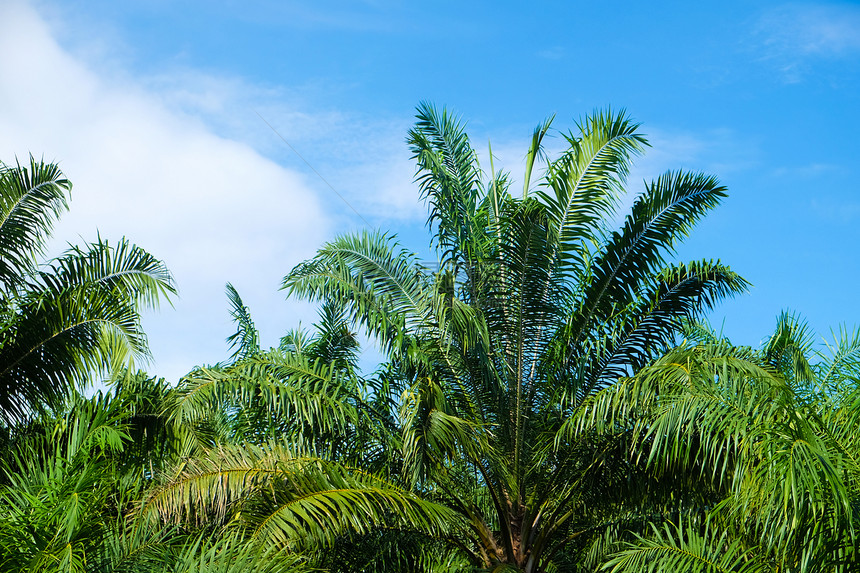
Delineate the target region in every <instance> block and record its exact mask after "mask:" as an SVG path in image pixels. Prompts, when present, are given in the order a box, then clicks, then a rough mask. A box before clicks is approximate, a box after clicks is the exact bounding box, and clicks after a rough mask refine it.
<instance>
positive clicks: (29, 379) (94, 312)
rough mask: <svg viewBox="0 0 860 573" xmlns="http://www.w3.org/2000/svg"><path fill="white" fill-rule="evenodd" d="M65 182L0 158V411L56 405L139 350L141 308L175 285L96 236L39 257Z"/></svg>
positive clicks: (150, 261)
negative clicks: (42, 258) (94, 239)
mask: <svg viewBox="0 0 860 573" xmlns="http://www.w3.org/2000/svg"><path fill="white" fill-rule="evenodd" d="M70 190H71V183H70V182H69V181H68V180H67V179H66V178H65V177H64V176H63V174H62V173H61V172H60V170H59V168H58V167H57V166H56V165H53V164H47V163H44V162H38V161H36V160H35V159H33V158H32V157H31V158H30V163H29V166H21V165H20V164H16V165H15V166H6V165H4V164H2V163H0V420H3V421H5V422H6V423H11V422H13V421H16V420H18V421H20V420H22V419H24V418H26V417H27V416H28V415H30V414H31V413H33V412H34V411H37V410H39V409H41V408H43V407H52V406H57V405H59V404H61V403H62V399H63V398H64V397H65V396H66V395H67V394H68V390H69V388H71V387H73V386H75V385H78V384H81V383H83V382H85V381H87V380H88V379H89V377H90V376H91V375H92V374H93V373H94V372H98V371H102V372H106V371H113V370H115V369H116V368H118V367H120V366H122V365H124V364H126V363H127V361H128V360H129V359H131V358H138V359H139V358H143V357H146V356H147V353H148V349H147V344H146V337H145V335H144V333H143V331H142V329H141V327H140V315H139V311H140V309H141V307H148V306H149V307H151V306H155V305H157V304H158V301H159V299H160V298H161V297H164V296H169V295H172V294H175V289H174V286H173V281H172V278H171V276H170V273H169V272H168V271H167V269H166V268H165V266H164V264H163V263H162V262H161V261H159V260H157V259H155V258H154V257H153V256H152V255H150V254H149V253H147V252H146V251H144V250H143V249H140V248H139V247H136V246H134V245H132V244H130V243H129V242H128V241H127V240H125V239H123V240H121V241H119V242H118V243H117V244H116V245H111V244H109V243H108V242H107V241H103V240H102V239H101V238H99V239H98V240H97V242H95V243H93V244H90V245H87V246H86V247H84V248H81V247H76V246H72V247H70V248H69V249H68V250H67V251H66V252H65V253H64V254H62V255H61V256H59V257H57V258H55V259H52V260H49V261H47V262H40V261H39V258H40V256H42V255H44V253H45V247H46V243H47V239H48V238H49V237H50V235H51V229H52V227H53V223H54V222H55V221H56V219H57V218H58V217H59V216H60V215H61V214H62V212H63V211H65V210H66V209H67V208H68V204H67V195H68V193H69V192H70Z"/></svg>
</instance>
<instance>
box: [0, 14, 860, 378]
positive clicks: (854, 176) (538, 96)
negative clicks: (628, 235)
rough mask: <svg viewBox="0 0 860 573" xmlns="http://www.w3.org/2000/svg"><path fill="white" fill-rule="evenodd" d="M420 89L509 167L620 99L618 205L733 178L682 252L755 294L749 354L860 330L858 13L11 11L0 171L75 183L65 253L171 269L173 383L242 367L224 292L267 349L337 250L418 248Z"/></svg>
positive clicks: (157, 335) (739, 311)
mask: <svg viewBox="0 0 860 573" xmlns="http://www.w3.org/2000/svg"><path fill="white" fill-rule="evenodd" d="M421 101H430V102H433V103H434V104H436V105H437V106H439V107H442V106H446V107H447V108H448V109H450V110H452V111H454V112H455V113H456V114H458V115H459V116H461V117H462V118H463V120H464V121H465V122H466V123H467V129H468V132H469V133H470V135H471V137H472V142H473V145H474V146H475V148H476V149H478V151H479V153H480V154H481V157H482V158H483V161H484V164H483V165H484V167H487V168H488V164H489V161H488V151H487V150H488V145H489V143H492V150H493V155H494V162H495V166H496V167H497V168H498V167H500V166H502V167H504V168H505V169H507V170H508V171H510V172H511V174H512V175H513V177H514V179H516V178H517V177H518V176H520V174H521V173H522V170H523V165H522V164H523V160H524V155H525V151H526V148H527V145H528V140H529V137H530V135H531V132H532V130H533V128H534V126H535V125H537V124H538V123H539V122H540V121H541V120H543V119H544V118H546V117H548V116H549V115H551V114H556V120H555V122H554V126H555V127H556V128H557V129H558V130H559V131H561V132H566V131H568V130H572V129H575V125H576V121H577V120H578V119H580V118H582V117H583V116H584V115H586V114H588V113H590V112H592V111H594V110H597V109H605V108H607V107H611V108H613V109H620V108H624V109H626V110H627V111H628V113H629V114H630V115H631V116H632V117H633V118H634V119H635V120H637V121H639V122H641V123H642V131H643V132H644V133H645V134H646V135H647V137H648V139H649V141H650V144H651V146H652V147H651V149H650V150H649V151H648V152H647V153H646V155H645V156H643V157H642V158H640V159H639V160H638V161H637V163H636V167H635V169H634V171H633V172H632V173H631V176H630V178H629V189H630V192H631V199H629V201H632V197H633V196H634V195H635V193H638V192H639V191H641V189H643V188H644V181H646V180H650V179H652V178H655V177H656V176H658V175H659V174H661V173H662V172H664V171H666V170H668V169H685V170H692V171H705V172H707V173H710V174H714V175H716V176H717V177H718V178H719V179H720V181H721V182H722V183H723V184H724V185H726V186H727V187H728V190H729V197H728V198H727V199H726V200H725V201H724V203H723V204H722V205H721V206H720V207H718V208H717V209H716V210H715V211H714V212H713V213H712V214H710V215H709V216H708V217H707V218H706V219H705V220H704V221H703V222H702V223H700V224H699V225H698V226H697V227H696V229H695V230H694V232H693V235H692V236H691V237H690V239H688V240H687V241H686V242H685V243H684V244H683V246H681V247H680V248H679V249H678V253H677V257H678V259H679V260H692V259H702V258H708V259H720V260H721V261H722V262H724V263H727V264H729V265H730V266H731V267H732V268H733V270H735V271H736V272H738V273H740V274H741V275H742V276H744V277H745V278H746V279H748V280H749V281H750V282H751V283H752V284H753V287H752V288H751V290H750V292H749V293H748V294H746V295H744V296H741V297H738V298H736V299H733V300H730V301H727V302H724V303H722V304H721V305H720V306H719V307H718V308H717V309H716V310H715V311H714V312H713V313H712V315H711V321H712V323H713V324H714V325H715V326H717V327H718V328H721V329H722V331H723V333H724V334H726V335H728V336H729V337H730V338H731V339H732V340H733V341H734V342H735V343H736V344H750V345H757V344H759V342H760V341H761V340H762V338H764V337H765V336H766V335H767V334H768V333H769V332H770V331H771V330H772V329H773V327H774V324H775V319H776V317H777V315H778V314H779V313H780V312H781V311H782V310H785V309H788V310H792V311H795V312H798V313H800V314H802V315H803V316H804V317H805V318H806V319H807V320H808V322H809V324H810V326H811V327H812V328H813V329H814V330H815V331H816V332H817V333H818V334H819V339H821V340H824V339H825V338H831V329H836V328H839V327H840V326H841V325H845V326H847V327H848V328H856V327H860V305H858V300H857V293H858V292H860V288H858V286H857V285H858V282H860V253H858V244H860V241H858V239H860V231H858V224H860V185H858V175H860V173H859V172H858V171H860V159H858V151H859V150H860V145H858V142H857V141H858V136H857V134H858V133H860V113H858V112H860V4H857V3H821V2H810V3H785V2H768V1H761V2H755V3H751V2H742V1H723V2H700V3H691V2H661V3H642V2H615V1H607V2H579V1H569V2H562V1H547V2H541V3H535V4H534V5H533V6H528V7H526V6H525V5H524V4H523V3H520V2H508V1H496V2H468V3H466V2H434V3H418V2H407V1H395V0H365V1H351V2H347V1H343V2H339V1H329V0H324V1H316V2H294V1H289V0H287V1H284V0H265V1H256V2H254V1H250V2H236V1H227V0H224V1H218V0H210V1H195V0H185V1H167V0H146V1H143V0H126V1H123V2H115V1H106V0H104V1H103V0H87V1H83V0H65V1H62V0H56V1H29V2H28V1H23V0H0V160H2V161H4V162H6V163H14V161H15V160H16V158H17V159H18V160H21V161H22V162H23V161H25V160H26V158H27V156H28V154H31V153H32V154H33V155H35V156H36V157H39V158H44V159H45V160H47V161H53V162H58V163H59V165H60V166H61V168H62V169H63V171H64V173H65V174H66V175H67V176H68V178H69V179H71V181H72V182H73V183H74V189H73V193H72V201H71V204H70V207H71V210H70V212H69V213H67V214H66V215H64V216H63V219H62V220H61V222H60V223H59V224H58V225H57V227H56V231H55V236H54V239H53V243H52V249H53V252H54V253H59V252H61V251H62V250H63V249H64V248H65V247H66V246H67V245H68V244H69V243H76V244H79V243H82V242H85V241H92V240H95V238H96V236H97V234H100V235H101V236H102V237H103V238H107V239H110V240H113V241H116V240H118V239H119V238H120V237H122V236H126V237H128V238H129V239H130V240H132V241H133V242H134V243H136V244H138V245H140V246H142V247H144V248H145V249H147V250H148V251H149V252H151V253H153V254H154V255H155V256H157V257H159V258H161V259H162V260H164V261H165V263H166V264H167V265H168V267H169V268H170V269H171V271H172V273H173V275H174V277H175V280H176V283H177V285H178V288H179V298H178V299H176V300H175V301H174V303H173V306H172V307H171V306H170V305H163V306H162V307H161V309H159V310H158V311H157V312H147V313H146V315H145V317H144V327H145V329H146V331H147V333H148V335H149V340H150V345H151V348H152V354H153V359H152V361H151V362H150V363H149V364H147V365H144V366H145V368H146V369H147V370H148V371H149V372H150V373H152V374H157V375H160V376H165V377H166V378H168V379H169V380H177V379H178V378H179V377H180V376H181V375H182V374H184V373H186V372H188V371H189V370H191V368H192V367H194V366H195V365H200V364H207V363H214V362H217V361H219V360H223V359H225V358H226V357H227V356H229V351H228V348H227V345H226V343H225V338H226V337H227V336H229V335H230V334H231V333H232V332H233V331H234V328H233V325H232V323H231V321H230V316H229V306H228V303H227V298H226V296H225V294H224V286H225V283H227V282H228V281H229V282H231V283H232V284H234V286H235V287H236V288H237V289H238V291H239V293H240V294H241V295H242V297H243V299H244V301H245V303H246V305H247V306H248V307H249V308H250V311H251V313H252V316H253V317H254V319H255V322H256V323H257V326H258V327H259V329H260V331H261V336H262V343H263V345H264V346H269V345H276V344H277V342H278V339H279V337H280V336H281V335H283V334H284V333H285V332H286V331H287V330H289V329H293V328H295V327H297V326H298V325H299V324H300V323H301V324H302V325H304V326H308V325H310V324H311V323H312V322H313V321H314V318H315V310H314V308H313V306H312V305H310V304H309V303H303V302H297V301H292V300H287V299H286V298H285V296H284V293H282V292H281V291H279V286H280V283H281V281H282V279H283V277H284V275H286V274H287V273H288V272H289V271H290V269H292V268H293V266H295V265H296V264H298V263H299V262H301V261H302V260H304V259H306V258H309V257H311V256H313V254H314V253H315V251H316V249H317V248H318V247H319V246H321V245H322V244H323V243H324V242H325V241H327V240H330V239H332V238H334V237H335V236H337V235H339V234H343V233H350V232H356V231H360V230H362V229H365V228H368V227H371V228H378V229H383V230H386V231H390V232H392V233H396V234H397V235H398V237H399V238H400V241H401V243H402V244H403V245H404V246H405V247H407V248H409V249H410V250H413V251H416V252H418V253H427V252H428V251H427V247H428V241H429V234H428V232H427V230H426V227H425V220H426V211H425V208H424V206H423V205H422V204H421V203H420V201H419V197H418V191H417V187H416V185H415V184H414V183H413V177H414V174H415V173H414V167H413V164H412V163H411V161H410V154H409V151H408V149H407V146H406V144H405V138H406V132H407V130H408V129H409V127H410V126H411V124H412V122H413V120H414V112H415V106H416V105H417V104H418V103H419V102H421ZM560 139H561V138H560V137H559V136H556V139H555V140H553V141H551V142H550V148H552V147H553V145H560V144H555V143H554V141H558V140H560ZM556 148H558V147H556ZM333 189H334V191H333ZM338 194H340V195H341V196H342V197H343V198H344V200H341V199H340V198H339V197H338ZM628 204H629V202H628ZM374 352H375V351H374V350H373V349H372V348H370V349H369V350H368V351H367V353H366V355H365V357H364V361H365V363H372V362H373V356H374Z"/></svg>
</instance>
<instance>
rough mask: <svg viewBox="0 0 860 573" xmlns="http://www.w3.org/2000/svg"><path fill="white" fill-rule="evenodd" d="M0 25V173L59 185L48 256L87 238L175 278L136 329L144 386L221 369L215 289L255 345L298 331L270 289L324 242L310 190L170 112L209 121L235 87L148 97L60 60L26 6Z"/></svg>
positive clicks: (141, 88) (296, 309)
mask: <svg viewBox="0 0 860 573" xmlns="http://www.w3.org/2000/svg"><path fill="white" fill-rule="evenodd" d="M0 21H2V22H3V23H4V24H3V26H4V32H3V34H2V35H0V54H2V57H0V77H2V78H3V82H2V83H0V159H3V160H4V161H6V162H9V161H13V160H14V157H15V156H16V155H17V156H18V157H19V158H22V159H24V158H26V155H27V154H28V153H30V152H32V153H33V154H35V155H36V156H40V155H44V157H45V159H46V160H56V161H59V163H60V165H61V167H62V168H63V170H64V172H65V173H66V175H67V176H68V177H69V178H70V179H71V180H72V181H73V183H74V185H75V187H74V190H73V195H72V203H71V211H70V212H69V213H68V214H67V215H65V216H64V217H63V220H62V221H61V223H60V224H59V225H58V227H57V232H56V234H55V239H56V243H57V244H58V245H60V246H61V245H62V242H63V241H72V242H80V237H83V238H84V239H86V240H93V239H94V238H95V234H96V229H98V230H99V232H100V233H101V234H102V236H103V237H107V238H111V239H112V240H116V239H118V238H119V237H120V236H122V235H126V236H128V237H129V238H130V239H131V240H132V241H134V242H135V243H137V244H139V245H141V246H143V247H144V248H146V249H147V250H149V251H150V252H152V253H153V254H155V255H156V256H159V257H161V258H163V259H164V260H165V261H166V262H167V264H168V266H169V267H170V268H171V270H172V271H173V273H174V275H175V277H176V280H177V282H178V285H179V288H180V291H181V298H180V300H179V301H178V302H177V304H176V310H175V311H174V310H171V309H170V308H169V307H165V308H163V309H162V310H161V312H160V313H158V314H157V315H152V316H148V317H147V320H146V328H147V331H148V332H149V334H150V340H151V342H152V347H153V352H154V355H155V359H156V364H155V365H153V367H152V371H153V372H154V373H159V374H162V375H167V376H169V377H171V378H175V377H177V376H178V375H180V374H182V373H184V372H185V371H187V370H188V369H189V368H190V367H191V366H193V365H194V364H195V363H199V362H211V361H216V360H218V359H220V358H222V357H224V355H225V346H224V342H223V340H224V337H225V336H226V335H227V334H229V333H230V330H231V326H230V324H229V319H228V314H227V304H226V298H225V297H224V294H223V288H224V286H223V285H224V282H226V281H228V280H229V281H233V282H234V283H235V284H236V286H237V288H238V289H239V291H240V293H242V295H243V297H245V298H246V299H247V300H246V302H247V303H248V304H249V305H250V306H251V307H252V310H256V311H257V313H256V314H255V316H256V317H257V318H256V320H257V322H258V326H259V327H260V328H261V330H263V331H264V336H267V340H272V341H273V342H274V341H275V340H276V339H277V336H279V335H280V333H282V332H283V331H284V330H285V329H286V328H289V327H292V326H294V325H295V324H296V323H297V317H298V316H304V317H305V319H306V323H307V322H308V319H309V318H311V317H312V314H310V313H309V311H308V309H307V308H306V307H303V306H301V305H289V306H288V305H287V303H285V302H284V300H283V295H282V293H279V292H278V291H277V288H278V286H279V282H280V279H281V278H282V277H283V275H284V274H285V273H286V272H288V271H289V269H290V268H291V267H292V266H293V265H294V264H296V263H297V262H299V261H300V260H302V259H304V258H306V257H308V256H310V255H311V254H313V252H314V251H315V249H316V248H317V247H318V246H319V244H320V243H321V241H322V240H323V239H324V238H326V237H327V236H328V235H329V234H330V229H331V226H332V224H333V221H332V217H330V216H329V215H327V214H326V213H325V212H324V211H323V209H322V208H321V205H320V201H319V200H318V196H317V193H318V192H319V191H316V192H315V191H314V188H315V187H318V184H317V183H316V182H315V181H312V180H311V181H309V180H308V178H307V177H306V176H304V175H301V174H299V173H297V172H295V171H291V170H289V169H285V168H284V167H281V166H280V165H278V164H277V163H275V162H274V161H272V160H270V159H268V158H266V157H264V156H263V155H261V154H260V153H259V152H257V151H256V150H255V149H254V148H252V147H251V146H250V145H249V144H248V143H245V142H242V141H238V140H235V139H228V138H226V137H223V136H221V135H218V134H216V133H215V132H213V131H212V129H211V128H210V127H208V126H207V124H206V123H204V121H203V120H201V119H200V117H195V115H193V114H192V113H186V112H184V111H182V109H180V106H176V105H172V103H173V102H175V101H176V100H177V99H182V98H185V101H186V104H187V105H186V106H185V107H187V108H193V107H196V108H197V109H201V110H202V112H201V113H202V115H204V116H205V115H206V114H209V115H213V116H214V115H218V114H219V108H218V106H219V101H220V102H222V103H223V102H224V101H227V102H230V101H234V100H235V94H231V92H230V89H233V90H234V91H235V90H237V89H238V88H237V87H236V86H235V85H234V86H230V85H227V86H226V87H225V85H224V84H219V83H218V82H217V81H215V80H210V81H209V82H208V83H206V82H203V83H201V84H199V86H201V87H200V88H199V89H198V90H197V92H196V93H194V94H190V93H180V92H177V91H172V92H171V91H168V92H164V91H162V92H159V91H155V90H153V89H152V85H147V82H146V81H139V82H135V81H132V80H129V79H128V77H129V76H128V75H127V76H126V77H125V78H122V77H119V78H118V77H117V76H116V75H114V74H108V73H105V72H103V71H101V70H99V69H98V66H97V65H94V64H91V63H88V62H86V61H84V60H82V59H79V58H77V57H75V56H73V55H71V54H70V53H69V52H68V51H66V50H64V49H63V47H61V46H60V45H59V44H58V43H57V41H56V40H55V38H54V36H53V34H52V30H51V29H50V28H49V27H48V25H46V23H45V22H44V20H43V19H41V18H40V16H39V15H38V14H37V13H36V11H35V10H34V9H32V8H31V7H30V6H28V5H26V4H23V3H15V2H12V3H10V2H5V3H3V4H2V6H0ZM150 84H151V82H150ZM194 98H196V99H194ZM206 98H208V99H206ZM58 250H59V247H58Z"/></svg>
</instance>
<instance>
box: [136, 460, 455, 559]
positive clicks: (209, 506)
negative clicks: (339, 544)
mask: <svg viewBox="0 0 860 573" xmlns="http://www.w3.org/2000/svg"><path fill="white" fill-rule="evenodd" d="M236 504H238V506H237V505H236ZM235 510H238V511H237V513H236V515H237V517H238V519H239V520H240V523H241V524H242V525H243V526H244V527H245V528H246V529H247V530H248V531H249V533H250V534H251V535H252V536H253V538H254V539H256V540H258V541H260V542H261V543H263V544H264V545H270V546H275V547H279V548H296V547H308V546H310V547H318V546H323V547H325V546H330V545H331V544H332V543H333V542H334V541H335V540H336V539H337V538H338V537H339V536H341V535H345V534H348V533H351V532H353V533H364V532H367V531H368V530H369V528H372V527H378V526H385V527H392V528H397V529H406V530H413V531H420V532H425V533H427V534H429V535H432V536H437V535H445V534H455V533H456V532H458V530H462V529H463V528H464V527H465V524H464V523H463V522H462V521H461V518H460V517H459V516H458V515H457V514H456V512H454V511H452V510H451V509H449V508H447V507H445V506H442V505H439V504H436V503H433V502H430V501H427V500H424V499H422V498H421V497H419V496H417V495H415V494H413V493H410V492H408V491H406V490H403V489H401V488H399V487H397V486H396V485H394V484H392V483H389V482H387V481H385V480H383V479H381V478H379V477H376V476H374V475H371V474H367V473H364V472H361V471H359V470H355V469H351V468H347V467H343V466H341V465H339V464H336V463H334V462H330V461H325V460H322V459H319V458H314V457H304V456H301V455H298V454H296V453H294V452H291V451H290V450H289V449H286V448H284V447H280V446H265V447H254V446H246V447H244V448H241V449H237V448H231V449H227V448H221V449H219V450H216V451H212V452H210V453H209V455H207V456H205V457H201V458H196V459H194V460H190V461H189V462H188V463H186V464H184V465H183V467H182V469H181V471H180V473H179V474H178V475H176V476H175V477H174V478H172V479H171V480H169V481H168V482H167V483H166V484H165V485H163V486H161V487H160V488H158V489H156V490H155V491H153V492H152V493H151V494H150V495H149V496H148V498H147V499H146V500H145V502H144V505H143V511H144V512H147V513H156V514H158V515H160V516H161V517H162V518H163V519H183V518H188V517H191V518H194V519H203V518H204V517H205V516H210V515H211V516H214V517H216V518H224V517H226V516H227V515H228V514H230V513H232V512H233V511H235ZM206 519H210V518H209V517H206Z"/></svg>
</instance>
